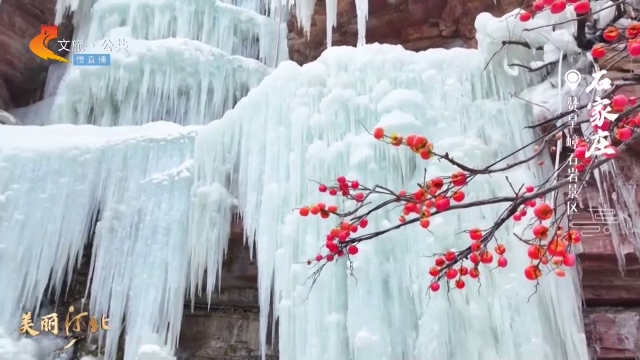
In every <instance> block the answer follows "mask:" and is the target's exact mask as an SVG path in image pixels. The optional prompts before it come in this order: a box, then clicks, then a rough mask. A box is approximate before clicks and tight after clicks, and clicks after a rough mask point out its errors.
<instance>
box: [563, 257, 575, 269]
mask: <svg viewBox="0 0 640 360" xmlns="http://www.w3.org/2000/svg"><path fill="white" fill-rule="evenodd" d="M575 264H576V256H575V255H574V254H564V257H563V258H562V265H564V266H568V267H572V266H574V265H575Z"/></svg>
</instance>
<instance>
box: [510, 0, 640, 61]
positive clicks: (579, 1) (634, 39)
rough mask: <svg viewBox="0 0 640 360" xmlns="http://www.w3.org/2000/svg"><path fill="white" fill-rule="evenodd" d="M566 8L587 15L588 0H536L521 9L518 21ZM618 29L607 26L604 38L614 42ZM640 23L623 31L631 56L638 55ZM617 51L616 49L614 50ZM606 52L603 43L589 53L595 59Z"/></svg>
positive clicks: (578, 14) (617, 37) (639, 51)
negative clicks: (528, 6) (527, 8)
mask: <svg viewBox="0 0 640 360" xmlns="http://www.w3.org/2000/svg"><path fill="white" fill-rule="evenodd" d="M567 8H572V9H573V11H575V13H576V15H577V16H584V15H588V14H589V13H590V12H591V4H590V2H589V0H536V1H534V2H533V3H532V5H531V9H530V10H521V11H520V13H519V18H520V21H522V22H527V21H529V20H531V19H533V17H534V15H535V14H536V13H540V12H542V11H545V10H549V12H550V13H552V14H560V13H562V12H564V11H565V10H566V9H567ZM620 35H621V33H620V30H619V29H618V28H617V27H615V26H609V27H608V28H607V29H605V31H604V33H603V37H604V40H605V41H606V42H608V43H613V42H616V41H618V40H619V39H620ZM638 35H640V23H637V22H634V23H632V24H631V25H629V26H628V27H627V29H626V31H625V39H624V40H626V41H627V51H628V52H629V55H631V56H633V57H637V56H640V39H638ZM616 52H617V50H616ZM606 54H607V49H606V45H605V44H596V45H594V46H593V47H592V48H591V55H592V56H593V57H594V58H595V59H601V58H603V57H605V55H606Z"/></svg>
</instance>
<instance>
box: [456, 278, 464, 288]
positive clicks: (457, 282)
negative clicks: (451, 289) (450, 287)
mask: <svg viewBox="0 0 640 360" xmlns="http://www.w3.org/2000/svg"><path fill="white" fill-rule="evenodd" d="M464 286H465V283H464V280H462V279H458V280H456V287H457V288H458V289H460V290H462V289H464Z"/></svg>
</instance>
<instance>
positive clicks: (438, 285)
mask: <svg viewBox="0 0 640 360" xmlns="http://www.w3.org/2000/svg"><path fill="white" fill-rule="evenodd" d="M438 290H440V284H438V283H433V284H431V291H433V292H436V291H438Z"/></svg>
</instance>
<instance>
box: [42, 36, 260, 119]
mask: <svg viewBox="0 0 640 360" xmlns="http://www.w3.org/2000/svg"><path fill="white" fill-rule="evenodd" d="M128 43H129V49H128V51H120V52H113V53H111V54H110V55H111V66H96V67H91V66H76V67H72V68H70V69H69V70H68V71H67V74H66V75H65V77H64V79H63V80H62V83H61V84H60V88H59V89H58V94H57V97H56V103H55V105H54V107H53V112H52V114H51V123H72V124H93V125H99V126H131V125H141V124H145V123H148V122H152V121H161V120H166V121H171V122H175V123H178V124H181V125H203V124H207V123H209V122H210V121H213V120H215V119H218V118H220V117H221V116H222V114H224V112H225V111H227V110H229V109H231V108H232V107H233V106H234V105H235V103H236V102H237V101H238V100H239V99H241V98H242V97H243V96H244V95H245V94H246V93H247V92H248V91H249V90H250V89H251V88H253V87H255V86H257V85H258V84H259V83H260V81H261V80H262V79H263V78H264V76H266V75H267V74H268V73H269V71H270V70H269V68H267V67H266V66H265V65H263V64H261V63H260V62H258V61H257V60H252V59H247V58H243V57H240V56H230V55H228V54H226V53H224V52H222V51H220V50H218V49H216V48H213V47H211V46H209V45H206V44H203V43H201V42H197V41H193V40H188V39H165V40H155V41H144V40H129V42H128Z"/></svg>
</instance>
